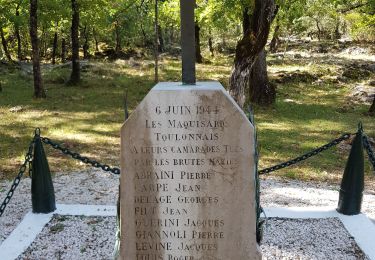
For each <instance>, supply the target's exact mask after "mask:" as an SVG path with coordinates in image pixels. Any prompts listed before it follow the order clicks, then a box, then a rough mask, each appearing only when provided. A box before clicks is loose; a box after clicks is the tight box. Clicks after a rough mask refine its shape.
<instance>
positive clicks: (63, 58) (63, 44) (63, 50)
mask: <svg viewBox="0 0 375 260" xmlns="http://www.w3.org/2000/svg"><path fill="white" fill-rule="evenodd" d="M61 62H62V63H65V62H66V40H65V38H62V39H61Z"/></svg>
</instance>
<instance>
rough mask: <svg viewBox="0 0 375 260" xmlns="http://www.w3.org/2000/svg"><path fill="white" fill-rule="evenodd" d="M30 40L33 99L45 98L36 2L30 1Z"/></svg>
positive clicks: (34, 0) (35, 0)
mask: <svg viewBox="0 0 375 260" xmlns="http://www.w3.org/2000/svg"><path fill="white" fill-rule="evenodd" d="M30 38H31V45H32V58H33V74H34V97H35V98H45V97H46V92H45V91H44V88H43V81H42V75H41V71H40V54H39V40H38V0H30Z"/></svg>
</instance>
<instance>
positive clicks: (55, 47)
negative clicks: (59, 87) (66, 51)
mask: <svg viewBox="0 0 375 260" xmlns="http://www.w3.org/2000/svg"><path fill="white" fill-rule="evenodd" d="M56 53H57V32H55V35H54V37H53V47H52V64H56Z"/></svg>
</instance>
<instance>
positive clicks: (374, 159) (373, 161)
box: [363, 135, 375, 173]
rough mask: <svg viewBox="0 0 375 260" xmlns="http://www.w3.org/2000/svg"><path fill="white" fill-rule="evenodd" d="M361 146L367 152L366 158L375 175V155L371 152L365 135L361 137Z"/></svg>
mask: <svg viewBox="0 0 375 260" xmlns="http://www.w3.org/2000/svg"><path fill="white" fill-rule="evenodd" d="M363 146H364V147H365V149H366V151H367V154H368V158H369V160H370V163H371V164H372V167H373V169H374V173H375V153H374V150H372V147H371V144H370V140H369V138H368V136H367V135H363Z"/></svg>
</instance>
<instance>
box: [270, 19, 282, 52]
mask: <svg viewBox="0 0 375 260" xmlns="http://www.w3.org/2000/svg"><path fill="white" fill-rule="evenodd" d="M279 31H280V25H279V24H277V25H276V27H275V31H274V32H273V37H272V40H271V43H270V52H272V53H276V52H277V49H278V47H279V44H280V38H279Z"/></svg>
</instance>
